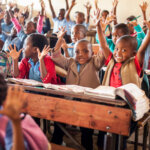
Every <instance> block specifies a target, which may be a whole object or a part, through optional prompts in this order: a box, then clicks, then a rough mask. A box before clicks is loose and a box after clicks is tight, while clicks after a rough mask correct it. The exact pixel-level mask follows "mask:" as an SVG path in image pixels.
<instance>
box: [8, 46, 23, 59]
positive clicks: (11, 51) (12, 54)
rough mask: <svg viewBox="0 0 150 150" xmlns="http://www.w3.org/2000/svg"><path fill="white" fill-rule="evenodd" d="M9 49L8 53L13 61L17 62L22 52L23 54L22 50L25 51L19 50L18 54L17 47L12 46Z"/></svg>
mask: <svg viewBox="0 0 150 150" xmlns="http://www.w3.org/2000/svg"><path fill="white" fill-rule="evenodd" d="M8 49H9V52H8V53H7V54H8V55H9V56H10V57H12V59H13V60H17V59H19V56H20V54H21V52H22V50H23V49H21V50H19V51H18V52H17V50H16V45H15V44H14V48H13V47H12V45H10V46H9V47H8Z"/></svg>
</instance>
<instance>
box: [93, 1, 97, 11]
mask: <svg viewBox="0 0 150 150" xmlns="http://www.w3.org/2000/svg"><path fill="white" fill-rule="evenodd" d="M94 5H95V8H96V10H97V9H98V0H95V1H94Z"/></svg>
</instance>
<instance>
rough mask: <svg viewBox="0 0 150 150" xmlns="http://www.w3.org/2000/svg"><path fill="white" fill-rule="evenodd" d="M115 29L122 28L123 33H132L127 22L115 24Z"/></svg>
mask: <svg viewBox="0 0 150 150" xmlns="http://www.w3.org/2000/svg"><path fill="white" fill-rule="evenodd" d="M114 29H117V30H120V31H121V32H122V34H123V35H129V34H130V31H129V28H128V26H127V25H126V24H125V23H119V24H117V25H115V26H114Z"/></svg>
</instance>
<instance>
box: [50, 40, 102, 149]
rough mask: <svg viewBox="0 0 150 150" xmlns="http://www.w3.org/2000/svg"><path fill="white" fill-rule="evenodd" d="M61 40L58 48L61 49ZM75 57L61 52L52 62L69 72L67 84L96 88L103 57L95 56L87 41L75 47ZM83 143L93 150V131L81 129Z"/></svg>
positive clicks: (55, 54) (79, 42)
mask: <svg viewBox="0 0 150 150" xmlns="http://www.w3.org/2000/svg"><path fill="white" fill-rule="evenodd" d="M61 40H62V39H61V38H60V39H59V40H58V42H57V45H56V47H61V44H62V43H61ZM74 50H75V57H74V58H65V57H64V56H63V55H61V53H60V51H55V52H54V53H53V54H52V60H53V61H54V62H55V63H56V64H57V65H58V66H60V67H61V68H63V69H65V70H67V73H68V74H67V77H66V84H75V85H80V86H84V87H91V88H96V87H98V86H99V84H100V80H99V77H98V74H99V69H100V68H101V67H102V66H103V61H104V59H103V55H101V53H99V55H93V51H92V44H91V43H90V42H89V41H87V40H84V39H82V40H79V41H77V42H76V44H75V46H74ZM81 132H82V135H81V143H82V145H83V147H84V148H85V149H86V150H92V149H93V139H92V134H93V130H91V129H85V128H81Z"/></svg>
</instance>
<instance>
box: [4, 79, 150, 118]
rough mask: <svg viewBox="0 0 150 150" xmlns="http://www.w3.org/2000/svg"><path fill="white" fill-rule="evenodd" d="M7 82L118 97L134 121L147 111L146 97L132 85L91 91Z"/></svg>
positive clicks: (19, 81)
mask: <svg viewBox="0 0 150 150" xmlns="http://www.w3.org/2000/svg"><path fill="white" fill-rule="evenodd" d="M7 81H8V82H13V83H15V84H22V85H25V86H34V87H39V86H41V87H44V88H47V89H53V90H56V91H58V90H59V91H63V92H67V93H74V94H84V95H86V96H93V97H97V98H102V99H110V100H113V99H115V98H116V97H117V96H119V97H121V98H122V99H123V100H124V101H126V103H127V104H128V105H129V107H130V109H131V110H132V112H133V120H134V121H137V120H139V119H141V118H142V117H143V116H144V114H145V113H146V112H148V111H149V99H148V98H147V97H146V95H145V92H144V91H143V90H141V89H140V88H138V87H137V86H136V85H135V84H132V83H130V84H126V85H123V86H121V87H119V88H114V87H110V86H99V87H97V88H95V89H92V88H88V87H82V86H78V85H54V84H50V83H49V84H44V83H41V82H38V81H35V80H30V79H16V78H8V79H7Z"/></svg>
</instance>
